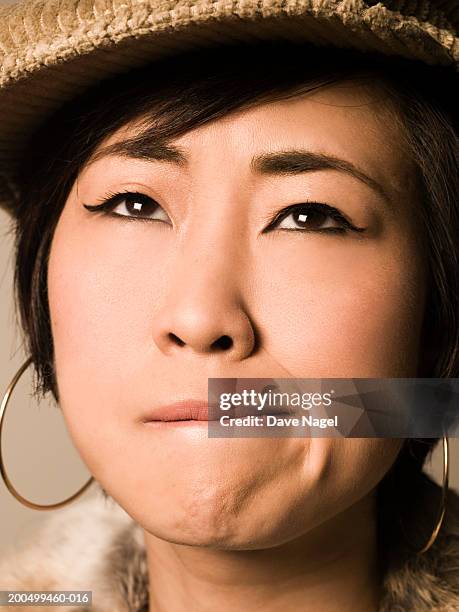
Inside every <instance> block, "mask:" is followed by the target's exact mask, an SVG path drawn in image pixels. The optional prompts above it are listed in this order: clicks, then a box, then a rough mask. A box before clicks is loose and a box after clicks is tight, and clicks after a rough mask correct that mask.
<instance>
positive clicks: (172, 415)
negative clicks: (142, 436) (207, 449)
mask: <svg viewBox="0 0 459 612" xmlns="http://www.w3.org/2000/svg"><path fill="white" fill-rule="evenodd" d="M218 418H219V415H218V414H217V410H216V409H215V408H212V407H210V408H209V404H208V402H203V401H201V400H182V401H180V402H175V403H174V404H168V405H167V406H158V407H157V408H154V409H152V410H151V411H150V412H149V413H148V414H147V415H146V417H145V418H144V421H145V422H148V421H211V420H212V421H213V420H217V419H218Z"/></svg>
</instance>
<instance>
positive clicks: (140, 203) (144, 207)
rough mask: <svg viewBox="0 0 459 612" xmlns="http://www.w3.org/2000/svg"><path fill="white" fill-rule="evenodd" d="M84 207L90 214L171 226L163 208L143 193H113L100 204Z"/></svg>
mask: <svg viewBox="0 0 459 612" xmlns="http://www.w3.org/2000/svg"><path fill="white" fill-rule="evenodd" d="M84 207H85V208H86V209H87V210H89V211H90V212H97V211H100V212H103V213H105V214H107V215H111V216H114V217H126V220H128V219H129V220H134V219H139V220H142V221H162V222H164V223H167V224H168V225H172V222H171V220H170V218H169V216H168V215H167V213H166V212H165V210H164V208H162V206H160V205H159V204H158V202H156V200H153V198H150V197H149V196H147V195H145V194H144V193H134V192H126V193H115V194H112V195H111V196H110V197H109V198H108V199H106V200H104V201H103V202H102V203H101V204H97V205H95V206H90V205H88V204H84Z"/></svg>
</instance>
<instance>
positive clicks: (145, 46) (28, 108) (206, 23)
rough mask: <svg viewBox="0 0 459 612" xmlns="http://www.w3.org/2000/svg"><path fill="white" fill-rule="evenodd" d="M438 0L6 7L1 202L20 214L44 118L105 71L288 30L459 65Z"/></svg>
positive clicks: (445, 7)
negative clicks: (21, 176)
mask: <svg viewBox="0 0 459 612" xmlns="http://www.w3.org/2000/svg"><path fill="white" fill-rule="evenodd" d="M405 4H409V5H410V9H409V12H408V14H406V13H403V12H401V9H402V7H403V6H404V5H405ZM438 4H439V5H440V4H441V10H440V8H438V9H436V8H435V4H434V3H431V4H429V3H428V2H426V1H425V0H420V1H419V2H416V1H415V0H414V1H413V2H411V3H405V2H403V1H402V0H394V1H390V0H386V2H385V3H382V2H378V3H376V4H375V3H374V2H372V1H371V0H367V1H366V2H364V1H363V0H302V1H301V0H298V1H297V0H286V1H281V0H239V1H235V0H216V1H212V0H203V1H200V2H189V1H188V2H187V1H183V0H182V1H180V0H179V1H177V0H166V1H164V0H112V1H110V0H32V1H29V2H25V3H22V4H19V5H16V6H13V7H9V8H6V9H3V10H1V11H0V24H1V26H0V207H2V208H4V209H5V210H7V211H8V212H10V213H12V214H14V208H15V202H16V201H17V198H18V197H19V189H18V186H17V185H16V184H15V168H16V167H17V163H18V161H19V160H20V158H21V156H22V154H23V152H24V148H25V146H26V145H27V141H28V139H29V137H30V135H31V134H32V133H33V131H34V130H35V129H36V128H37V126H38V125H39V124H40V123H41V122H42V121H43V120H45V119H46V118H47V117H48V116H49V115H50V114H51V113H52V112H53V111H55V110H56V109H57V108H59V107H60V106H61V105H62V104H63V103H64V102H66V101H67V100H69V99H71V98H72V97H73V96H75V95H77V94H78V93H80V92H82V91H83V90H84V89H86V88H87V87H89V86H91V85H92V84H94V83H96V82H97V81H99V80H101V79H103V78H105V77H109V76H112V75H114V74H117V73H120V72H124V71H126V70H128V69H130V68H133V67H137V66H141V65H143V64H145V63H148V62H150V61H154V60H155V59H159V58H162V57H165V56H168V55H171V54H175V53H179V52H184V51H186V50H188V49H194V48H202V47H208V46H212V45H218V44H221V43H232V42H237V41H240V42H244V41H256V40H282V39H284V40H291V41H297V42H309V43H312V44H316V45H333V46H338V47H344V48H353V49H357V50H361V51H371V52H380V53H384V54H386V55H398V56H401V57H405V58H408V59H415V60H419V61H422V62H424V63H427V64H434V65H435V64H438V65H448V64H449V65H454V64H456V65H457V62H458V59H459V42H458V38H457V29H456V28H457V20H458V13H459V10H458V3H457V2H452V1H448V0H443V1H442V2H438ZM387 5H390V7H391V8H388V6H387ZM397 8H399V9H400V10H396V9H397Z"/></svg>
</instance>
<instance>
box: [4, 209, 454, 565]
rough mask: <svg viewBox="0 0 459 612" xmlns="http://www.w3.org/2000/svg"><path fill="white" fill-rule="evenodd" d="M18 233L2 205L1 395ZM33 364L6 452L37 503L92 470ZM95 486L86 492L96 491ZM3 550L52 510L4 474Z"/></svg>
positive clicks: (15, 355)
mask: <svg viewBox="0 0 459 612" xmlns="http://www.w3.org/2000/svg"><path fill="white" fill-rule="evenodd" d="M12 240H13V236H12V233H11V223H10V220H9V217H8V216H7V215H6V214H5V213H3V212H2V211H0V298H1V299H0V334H1V346H0V392H1V394H0V397H2V396H3V393H4V392H5V390H6V387H7V386H8V384H9V383H10V381H11V379H12V378H13V376H14V375H15V373H16V372H17V370H18V369H19V368H20V366H21V365H22V364H23V363H24V361H25V359H26V355H25V354H24V352H23V350H22V346H21V342H20V334H19V331H18V328H17V325H16V320H15V316H14V304H13V296H12V263H13V251H12V243H13V242H12ZM30 370H31V368H29V370H27V371H26V372H25V373H24V374H23V376H22V377H21V379H20V381H19V382H18V385H17V386H16V388H15V391H14V394H13V396H12V399H11V400H10V402H9V404H8V410H7V413H6V417H5V424H4V428H3V435H2V442H3V456H4V460H5V463H6V467H7V470H8V474H9V477H10V479H11V480H12V482H13V483H14V485H15V487H16V489H18V490H19V492H20V493H21V494H22V495H23V496H24V497H26V498H29V499H32V500H33V501H35V502H37V503H43V504H46V503H53V502H58V501H61V500H62V499H64V498H65V497H68V496H69V495H71V494H72V493H74V492H75V491H77V489H79V488H80V486H82V485H83V483H84V482H86V480H87V478H88V477H89V476H90V475H89V473H88V471H87V469H86V467H85V466H84V465H83V463H82V461H81V459H80V458H79V455H78V453H77V452H76V450H75V448H74V447H73V444H72V442H71V440H70V438H69V436H68V434H67V430H66V428H65V423H64V421H63V419H62V416H61V413H60V411H59V409H58V407H57V406H56V405H55V404H52V403H45V402H44V401H41V402H37V401H36V400H35V399H34V398H33V397H31V396H30V390H31V388H32V378H31V372H30ZM451 447H452V448H451V450H452V452H451V459H452V461H451V485H452V486H453V487H454V488H455V489H456V490H459V439H457V438H456V439H453V440H451ZM441 450H442V447H441V445H440V446H438V447H437V449H436V451H435V454H434V457H433V461H432V464H433V465H432V466H430V467H429V469H428V471H430V472H431V473H432V474H433V475H434V476H435V477H436V479H437V481H441V469H442V463H441V462H442V455H441ZM94 494H95V487H94V486H93V487H90V489H89V491H87V492H86V493H85V495H86V496H90V495H94ZM0 508H1V521H0V550H2V554H3V553H5V551H6V550H7V549H9V547H11V546H12V545H13V544H14V543H18V542H20V541H22V540H23V539H24V538H27V537H28V535H29V534H30V533H31V532H32V531H33V530H34V529H35V528H36V527H37V525H39V523H40V521H42V520H43V519H44V518H45V517H46V516H47V515H49V512H52V511H46V512H40V511H37V510H31V509H29V508H26V507H24V506H22V505H21V504H20V503H19V502H18V501H16V499H15V498H13V497H12V496H11V495H10V494H9V492H8V490H7V489H6V486H5V484H4V483H3V481H2V480H1V479H0Z"/></svg>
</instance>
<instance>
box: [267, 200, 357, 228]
mask: <svg viewBox="0 0 459 612" xmlns="http://www.w3.org/2000/svg"><path fill="white" fill-rule="evenodd" d="M276 227H277V228H278V229H288V230H304V231H318V230H332V231H336V230H338V231H342V232H344V231H346V229H345V228H346V220H345V219H344V218H343V217H341V215H340V214H339V213H334V212H333V209H332V208H331V207H328V206H326V205H324V204H318V203H316V204H309V205H300V206H299V205H297V206H294V207H291V208H290V207H289V208H288V209H286V210H285V211H283V213H281V216H280V219H278V220H277V222H276Z"/></svg>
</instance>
